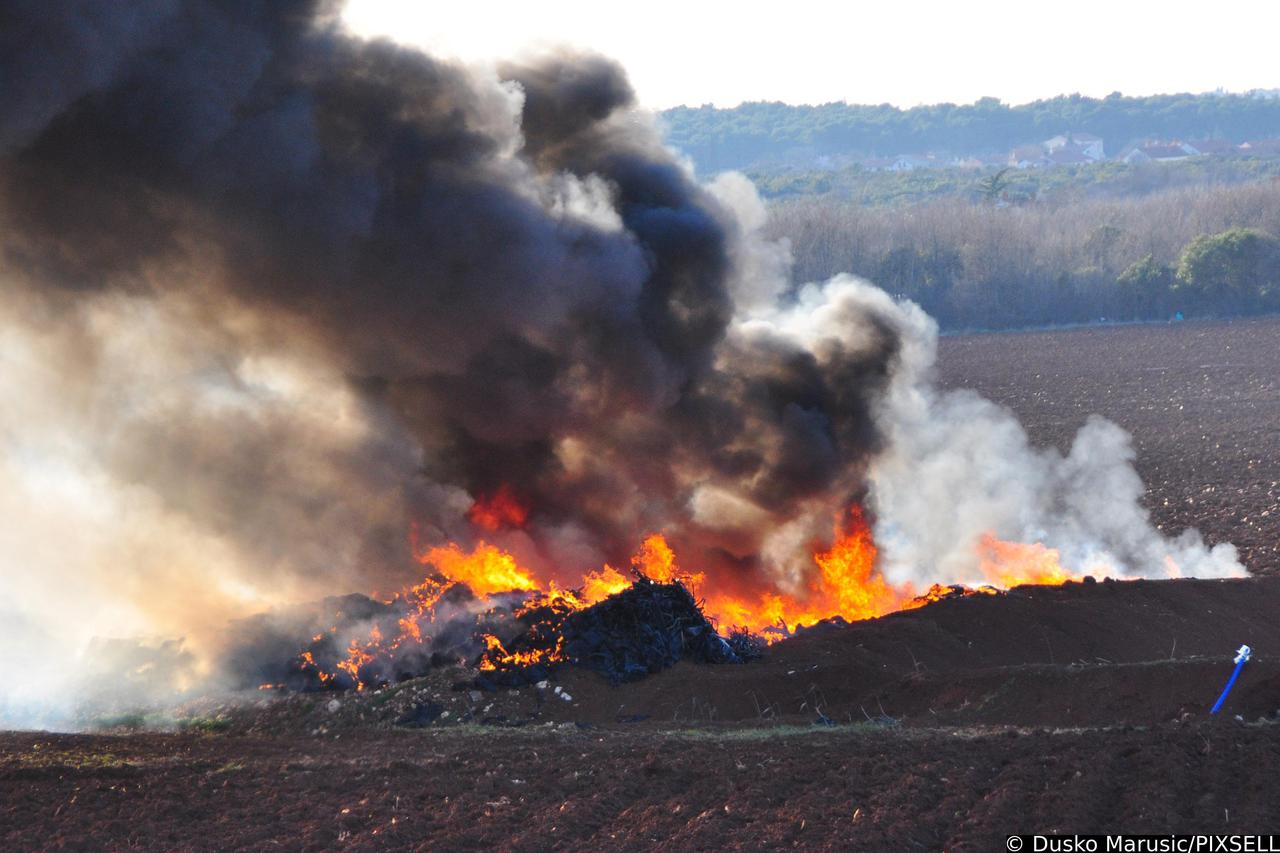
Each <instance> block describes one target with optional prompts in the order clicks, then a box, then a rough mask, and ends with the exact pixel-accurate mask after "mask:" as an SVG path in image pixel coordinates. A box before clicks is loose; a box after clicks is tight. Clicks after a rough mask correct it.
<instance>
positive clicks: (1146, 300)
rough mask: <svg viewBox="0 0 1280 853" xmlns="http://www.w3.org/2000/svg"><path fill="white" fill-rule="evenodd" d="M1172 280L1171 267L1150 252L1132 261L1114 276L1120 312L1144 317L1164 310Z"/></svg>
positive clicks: (1140, 317) (1151, 316) (1164, 312)
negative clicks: (1160, 261) (1115, 277)
mask: <svg viewBox="0 0 1280 853" xmlns="http://www.w3.org/2000/svg"><path fill="white" fill-rule="evenodd" d="M1172 284H1173V270H1171V269H1169V267H1167V266H1165V265H1164V264H1162V263H1159V262H1157V261H1156V259H1155V256H1154V255H1147V256H1146V257H1145V258H1143V259H1142V260H1140V261H1134V262H1133V263H1132V264H1130V265H1129V267H1128V268H1127V269H1126V270H1125V271H1124V272H1122V273H1120V277H1119V278H1117V279H1116V290H1117V291H1118V296H1119V305H1120V312H1121V315H1122V316H1123V317H1124V318H1125V319H1131V320H1144V319H1151V318H1154V317H1160V316H1162V315H1164V314H1167V313H1168V303H1169V288H1170V287H1171V286H1172Z"/></svg>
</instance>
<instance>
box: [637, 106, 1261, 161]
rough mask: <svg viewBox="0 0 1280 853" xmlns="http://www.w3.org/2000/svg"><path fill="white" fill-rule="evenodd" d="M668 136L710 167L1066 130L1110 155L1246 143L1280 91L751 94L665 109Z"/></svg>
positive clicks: (1018, 138)
mask: <svg viewBox="0 0 1280 853" xmlns="http://www.w3.org/2000/svg"><path fill="white" fill-rule="evenodd" d="M661 117H662V119H663V121H664V122H665V123H666V125H667V128H668V134H667V138H668V140H669V142H670V143H671V144H672V145H674V146H675V147H677V148H679V149H681V150H682V151H684V152H685V153H687V154H689V155H690V156H692V157H693V158H694V161H695V162H696V163H697V164H698V166H699V168H700V170H702V171H704V172H714V171H722V170H724V169H747V168H761V167H767V166H775V165H792V166H806V167H812V166H821V165H829V164H830V163H831V161H833V160H834V161H836V164H837V165H838V164H839V163H840V162H846V163H847V162H856V161H858V160H860V159H864V158H872V157H893V156H897V155H900V154H917V153H924V152H934V153H945V154H947V155H951V156H966V157H983V158H989V159H993V158H997V157H1000V156H1004V155H1007V153H1008V152H1009V151H1010V150H1011V149H1013V148H1015V147H1017V146H1020V145H1024V144H1027V143H1033V142H1039V141H1041V140H1044V139H1047V138H1049V137H1052V136H1055V135H1057V134H1064V133H1077V134H1091V135H1094V136H1098V137H1101V138H1102V139H1103V140H1105V143H1106V148H1107V154H1108V156H1114V154H1115V153H1116V152H1118V151H1119V150H1120V149H1121V148H1123V147H1124V146H1126V145H1129V144H1132V143H1134V142H1137V141H1140V140H1143V139H1151V138H1158V139H1225V140H1227V141H1230V142H1233V143H1241V142H1244V141H1246V140H1251V139H1266V138H1270V137H1276V136H1280V97H1277V93H1276V92H1275V91H1274V90H1272V91H1266V92H1262V91H1259V92H1254V93H1249V94H1243V95H1230V94H1204V95H1188V94H1181V95H1152V96H1150V97H1136V98H1135V97H1125V96H1123V95H1120V94H1119V93H1114V94H1111V95H1108V96H1107V97H1105V98H1086V97H1083V96H1080V95H1064V96H1060V97H1057V98H1052V99H1050V100H1043V101H1036V102H1035V103H1031V104H1024V105H1021V106H1009V105H1008V104H1004V103H1001V102H1000V101H999V100H997V99H995V98H983V99H981V100H979V101H977V102H976V103H973V104H963V105H956V104H936V105H933V106H922V107H913V108H911V109H900V108H898V107H894V106H891V105H889V104H881V105H878V106H869V105H866V106H864V105H856V104H844V103H833V104H822V105H820V106H791V105H788V104H783V103H777V102H756V103H746V104H742V105H741V106H738V107H734V108H733V109H717V108H715V107H710V106H704V107H676V108H675V109H671V110H667V111H665V112H663V113H662V114H661Z"/></svg>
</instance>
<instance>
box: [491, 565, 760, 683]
mask: <svg viewBox="0 0 1280 853" xmlns="http://www.w3.org/2000/svg"><path fill="white" fill-rule="evenodd" d="M539 610H545V612H542V613H539V612H538V611H539ZM535 614H536V615H535ZM530 615H535V619H534V622H533V624H532V625H531V626H530V629H529V631H528V632H527V633H525V634H523V635H521V636H519V637H518V638H517V639H516V640H515V641H514V642H512V643H511V644H510V646H509V648H504V647H503V646H502V645H501V644H499V643H497V642H496V638H493V637H492V636H490V638H489V639H490V643H491V645H490V648H489V649H488V650H487V651H486V653H485V655H484V657H483V658H482V659H481V661H480V670H481V674H480V678H479V683H481V684H483V685H486V686H495V687H514V686H519V685H521V684H527V683H530V682H533V681H538V680H541V679H542V678H545V677H546V675H548V674H550V667H551V666H554V665H555V664H556V663H558V662H561V661H563V662H565V663H570V664H574V665H577V666H582V667H586V668H587V669H591V670H595V671H596V672H599V673H600V674H602V675H604V676H605V677H606V678H608V679H609V680H610V681H612V682H615V683H617V682H622V681H634V680H636V679H638V678H642V677H644V676H646V675H648V674H650V673H653V672H657V671H659V670H661V669H665V668H667V667H669V666H671V665H673V664H675V663H676V662H677V661H680V660H693V661H696V662H699V663H745V662H747V661H749V660H753V659H755V658H757V657H759V656H760V654H761V647H762V645H763V644H762V642H761V641H759V640H757V639H756V638H754V637H752V636H751V635H750V634H749V633H747V632H746V631H734V632H732V633H731V634H730V635H729V637H728V638H725V637H722V636H720V635H719V634H718V633H717V632H716V629H715V626H714V625H712V624H711V623H710V622H709V621H707V617H706V616H704V615H703V613H702V610H701V609H700V608H699V607H698V603H697V602H696V601H695V600H694V598H693V595H692V594H691V593H690V592H689V590H688V589H687V588H686V587H685V586H684V584H682V583H680V582H679V581H672V582H670V583H658V582H655V581H652V580H650V579H649V578H647V577H645V576H644V575H639V576H638V577H637V578H636V580H635V582H634V583H632V585H631V586H630V587H628V588H627V589H625V590H623V591H622V592H618V593H615V594H613V595H611V596H609V597H608V598H606V599H605V600H604V601H601V602H600V603H598V604H593V605H591V606H590V607H587V608H586V609H583V610H572V609H565V608H557V607H555V606H554V605H553V606H551V607H548V608H537V609H535V610H534V611H532V612H531V613H530Z"/></svg>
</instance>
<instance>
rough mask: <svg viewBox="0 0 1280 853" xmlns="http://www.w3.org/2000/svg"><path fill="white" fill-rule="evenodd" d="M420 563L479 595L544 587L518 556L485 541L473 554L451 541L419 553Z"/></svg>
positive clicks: (477, 546)
mask: <svg viewBox="0 0 1280 853" xmlns="http://www.w3.org/2000/svg"><path fill="white" fill-rule="evenodd" d="M418 562H420V563H429V564H431V565H433V566H435V567H436V569H437V570H438V571H439V572H440V574H442V575H444V576H445V577H447V578H449V579H450V580H453V581H457V582H459V583H464V584H466V585H467V586H468V587H470V588H471V591H472V592H474V593H475V594H476V595H482V596H483V595H492V594H493V593H495V592H508V591H510V590H513V589H529V590H536V589H540V588H541V586H540V584H539V583H538V582H537V581H536V580H534V579H533V576H532V575H530V574H529V573H528V572H526V571H525V570H524V569H522V568H520V566H519V564H518V563H516V558H515V557H513V556H511V555H510V554H508V553H507V552H506V551H503V550H502V549H500V548H495V547H494V546H492V545H489V544H487V543H485V542H480V543H478V544H477V545H476V547H475V548H474V549H473V550H472V551H471V553H470V554H468V553H466V552H465V551H463V550H462V549H461V548H459V547H458V546H457V544H455V543H453V542H450V543H449V544H448V545H442V546H438V547H435V548H432V549H430V550H428V551H427V552H426V553H425V554H420V555H419V556H418Z"/></svg>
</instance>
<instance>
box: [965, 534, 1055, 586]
mask: <svg viewBox="0 0 1280 853" xmlns="http://www.w3.org/2000/svg"><path fill="white" fill-rule="evenodd" d="M978 568H979V570H981V572H982V575H983V577H985V578H986V579H987V581H988V582H989V583H991V584H994V585H995V586H999V587H1004V588H1006V589H1007V588H1009V587H1015V586H1021V585H1022V584H1061V583H1066V582H1067V581H1069V580H1078V579H1079V577H1078V576H1077V575H1073V574H1072V573H1071V572H1069V571H1067V570H1066V569H1064V568H1063V567H1062V563H1061V562H1059V554H1058V549H1057V548H1046V547H1045V546H1044V545H1043V544H1041V543H1039V542H1029V543H1028V542H1004V541H1001V540H1000V539H997V538H996V537H995V536H993V535H991V534H990V533H984V534H983V535H982V538H981V539H980V540H979V541H978Z"/></svg>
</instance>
